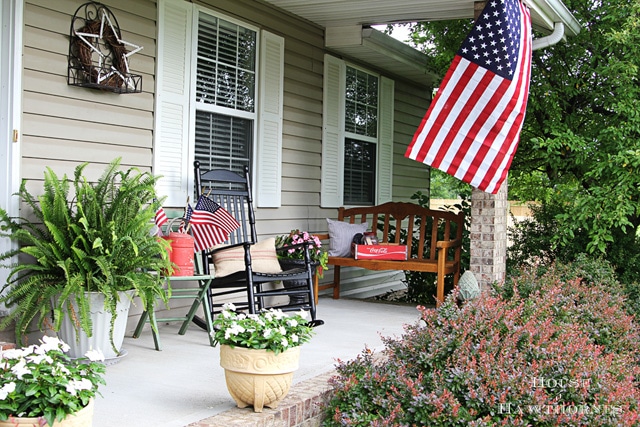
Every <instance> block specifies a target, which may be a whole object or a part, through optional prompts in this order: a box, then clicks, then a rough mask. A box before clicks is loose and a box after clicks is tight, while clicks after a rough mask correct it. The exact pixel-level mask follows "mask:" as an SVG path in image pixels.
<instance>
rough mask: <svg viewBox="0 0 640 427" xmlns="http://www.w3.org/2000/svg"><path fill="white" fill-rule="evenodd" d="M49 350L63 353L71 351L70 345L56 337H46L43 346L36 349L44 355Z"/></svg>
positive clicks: (43, 339)
mask: <svg viewBox="0 0 640 427" xmlns="http://www.w3.org/2000/svg"><path fill="white" fill-rule="evenodd" d="M49 350H59V351H62V352H63V353H66V352H67V351H69V345H68V344H67V343H65V342H63V341H60V340H59V339H58V338H56V337H50V336H48V335H45V336H44V337H42V344H41V345H39V346H38V347H37V348H36V352H37V353H38V354H44V353H46V352H48V351H49Z"/></svg>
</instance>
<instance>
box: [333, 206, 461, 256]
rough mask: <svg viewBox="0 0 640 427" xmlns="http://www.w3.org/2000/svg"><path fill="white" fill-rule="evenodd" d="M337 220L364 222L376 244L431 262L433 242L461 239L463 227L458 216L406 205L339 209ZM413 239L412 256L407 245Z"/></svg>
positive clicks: (434, 252)
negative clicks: (403, 248) (395, 247)
mask: <svg viewBox="0 0 640 427" xmlns="http://www.w3.org/2000/svg"><path fill="white" fill-rule="evenodd" d="M338 220H339V221H346V222H349V223H351V224H358V223H363V222H366V223H368V224H369V229H370V230H371V231H375V232H376V234H377V235H378V239H379V241H380V243H395V244H406V245H407V251H408V253H407V257H408V258H416V259H418V260H422V259H430V260H432V261H435V260H436V258H437V249H436V243H437V242H438V241H450V240H457V239H459V240H462V230H463V227H464V214H462V213H457V214H456V213H453V212H448V211H440V210H433V209H427V208H424V207H422V206H419V205H416V204H414V203H406V202H389V203H384V204H382V205H377V206H366V207H356V208H349V209H346V208H344V207H341V208H339V209H338ZM398 230H402V232H398ZM416 233H417V234H416ZM433 236H435V237H433ZM414 237H416V238H418V246H417V248H416V250H415V252H416V253H413V252H414V248H412V245H411V242H412V239H413V238H414ZM407 242H409V243H407Z"/></svg>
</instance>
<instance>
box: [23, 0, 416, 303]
mask: <svg viewBox="0 0 640 427" xmlns="http://www.w3.org/2000/svg"><path fill="white" fill-rule="evenodd" d="M84 2H85V1H83V0H26V1H25V14H24V21H25V28H24V69H23V88H24V92H23V115H22V122H23V123H22V129H23V135H21V142H20V149H21V153H22V160H21V178H27V179H32V180H41V179H42V176H43V171H44V169H45V167H47V166H49V167H52V168H53V169H54V170H55V171H56V173H58V174H59V175H62V174H64V173H67V174H71V173H72V172H73V169H74V168H75V166H76V165H77V164H78V163H79V162H83V161H88V162H95V163H96V164H95V166H93V165H92V166H91V167H90V168H88V169H87V172H88V174H89V176H90V177H91V176H95V177H97V176H98V175H99V173H101V172H102V170H103V167H104V164H106V163H108V162H109V161H111V160H112V159H113V158H115V157H117V156H122V157H123V164H124V165H125V166H130V165H135V166H139V167H142V168H143V169H145V170H151V168H152V165H153V155H154V152H153V143H154V111H153V109H154V97H155V67H156V45H157V40H156V19H157V18H156V17H157V5H156V2H155V1H154V0H135V1H132V0H103V1H102V2H103V3H104V4H105V5H107V6H108V7H109V8H110V9H111V11H112V12H113V13H114V15H115V16H116V18H117V19H118V24H119V26H120V28H121V31H122V36H123V39H124V40H126V41H129V42H131V43H134V44H136V45H141V46H143V47H144V48H143V50H142V51H140V52H139V53H136V54H135V55H133V56H132V57H131V58H130V67H131V70H132V72H133V73H136V74H141V75H142V90H143V92H142V93H139V94H122V95H118V94H113V93H110V92H103V91H99V90H93V89H87V88H80V87H75V86H69V85H67V82H66V79H67V55H68V50H69V27H70V23H71V19H72V17H73V14H74V13H75V11H76V9H77V8H78V7H79V6H80V5H81V4H83V3H84ZM196 3H197V4H198V5H199V6H202V7H210V8H211V9H212V10H214V11H218V12H221V13H223V14H225V15H228V16H230V17H233V18H236V19H239V20H241V21H243V22H246V23H247V24H250V25H255V26H257V27H260V28H261V29H264V30H267V31H269V32H272V33H274V34H277V35H279V36H282V37H284V39H285V49H284V86H283V87H284V97H283V100H284V106H283V112H282V113H283V123H282V129H283V132H282V133H283V134H282V146H283V150H282V182H281V186H282V192H281V207H279V208H261V209H257V211H256V218H257V221H258V226H257V227H258V233H259V234H260V236H261V237H267V236H273V235H277V234H284V233H288V232H289V231H290V230H291V229H293V228H300V229H305V230H309V231H314V232H326V229H327V227H326V220H325V218H327V217H329V218H335V217H336V216H337V210H336V209H322V208H320V177H321V167H322V165H321V160H322V158H321V157H322V156H321V152H322V106H323V99H322V96H323V67H324V63H323V61H324V59H323V57H324V54H325V53H326V52H325V49H324V31H323V29H322V28H319V27H316V26H314V25H312V24H309V23H307V22H305V21H304V20H301V19H299V18H297V17H293V16H291V15H288V14H285V13H281V12H279V11H277V10H275V9H273V8H271V7H269V6H268V5H265V4H263V3H260V2H256V1H250V0H206V1H198V2H196ZM345 59H348V58H345ZM361 65H363V66H364V67H367V68H369V69H370V70H371V71H375V72H378V71H379V70H376V69H375V68H374V67H373V66H371V65H366V64H361ZM387 77H390V78H393V76H387ZM394 87H395V91H394V100H395V112H394V152H393V154H394V164H393V172H394V176H393V199H394V200H409V198H410V196H411V195H412V194H413V193H414V192H415V191H416V190H417V189H421V190H423V191H424V190H426V189H427V188H428V168H427V167H426V166H424V165H421V164H419V163H417V162H415V161H411V160H408V159H405V158H404V150H405V149H406V147H407V146H408V144H409V142H410V141H411V137H412V136H413V132H414V131H415V129H416V128H417V126H418V125H419V123H420V120H421V119H422V116H423V115H424V112H425V111H426V108H427V105H428V98H427V89H425V88H416V87H415V86H413V85H411V84H408V83H406V82H403V81H401V80H397V79H395V86H394ZM422 93H424V96H419V94H422ZM33 185H34V186H35V183H34V184H33ZM364 275H371V279H370V280H369V282H370V284H371V283H376V282H379V281H380V280H381V277H382V276H384V275H386V277H388V276H389V275H392V276H393V275H395V276H396V279H394V280H396V281H397V273H394V272H389V273H384V272H382V273H380V272H377V273H373V272H367V271H364V270H352V272H348V271H345V273H344V279H345V286H344V289H345V291H346V292H351V291H352V290H354V289H355V288H357V287H358V286H361V285H360V284H357V280H356V278H359V277H361V276H364ZM381 275H382V276H381ZM330 278H331V272H329V273H328V274H327V275H326V278H325V280H328V279H330ZM350 279H353V282H352V283H350V282H351V280H350ZM365 286H368V285H365Z"/></svg>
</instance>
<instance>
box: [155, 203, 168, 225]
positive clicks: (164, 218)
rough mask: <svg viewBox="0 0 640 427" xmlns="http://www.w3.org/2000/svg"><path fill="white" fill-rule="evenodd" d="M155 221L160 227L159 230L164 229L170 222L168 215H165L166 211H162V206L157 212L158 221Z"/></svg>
mask: <svg viewBox="0 0 640 427" xmlns="http://www.w3.org/2000/svg"><path fill="white" fill-rule="evenodd" d="M155 221H156V225H157V226H158V228H160V227H162V226H163V225H165V224H166V223H167V222H169V218H167V214H166V213H165V211H164V209H162V206H160V207H159V208H158V209H157V210H156V219H155Z"/></svg>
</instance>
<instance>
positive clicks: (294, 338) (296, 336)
mask: <svg viewBox="0 0 640 427" xmlns="http://www.w3.org/2000/svg"><path fill="white" fill-rule="evenodd" d="M298 340H299V338H298V335H296V334H291V342H293V343H297V342H298Z"/></svg>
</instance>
